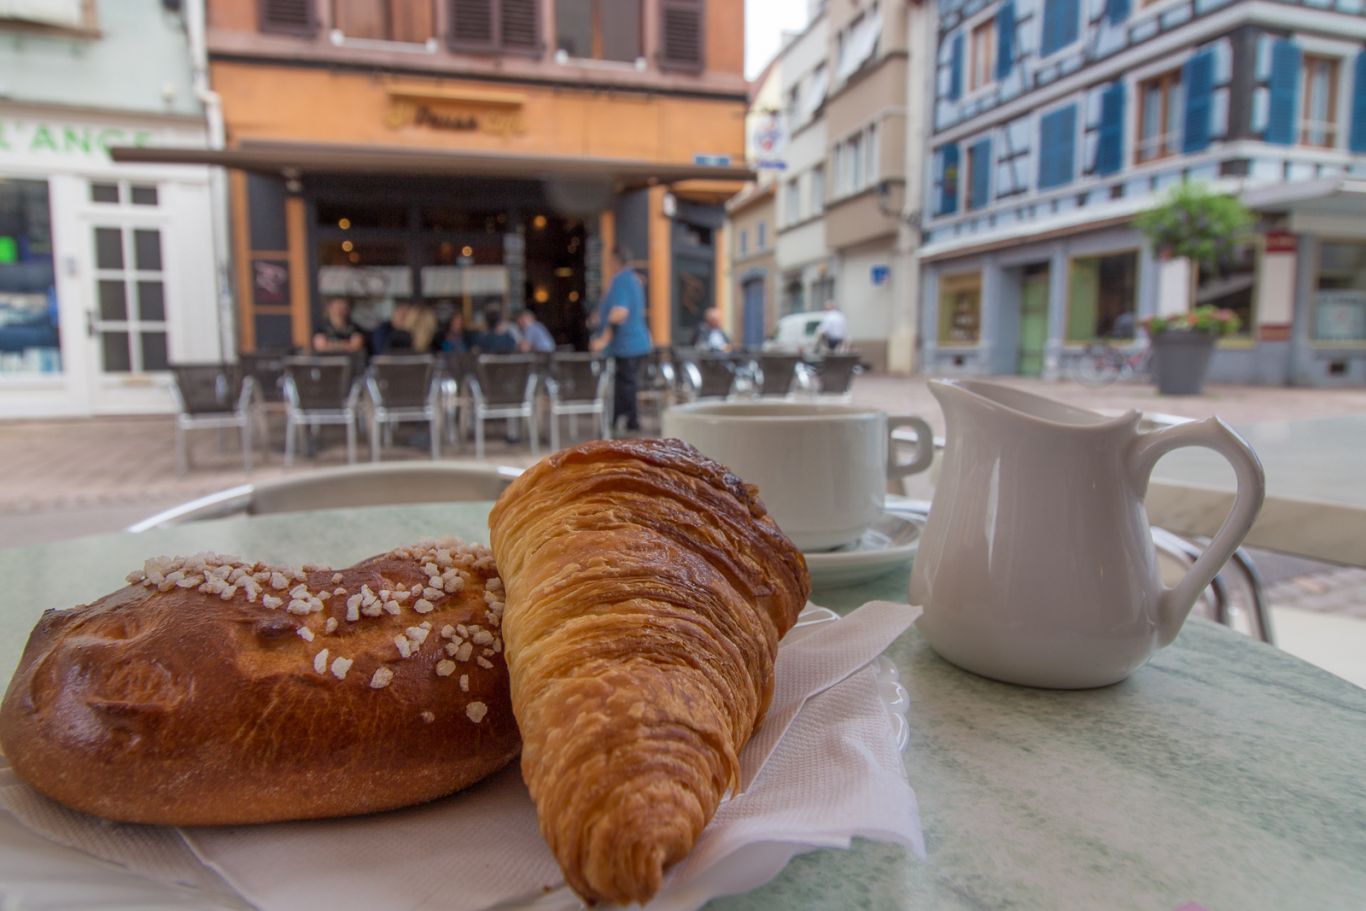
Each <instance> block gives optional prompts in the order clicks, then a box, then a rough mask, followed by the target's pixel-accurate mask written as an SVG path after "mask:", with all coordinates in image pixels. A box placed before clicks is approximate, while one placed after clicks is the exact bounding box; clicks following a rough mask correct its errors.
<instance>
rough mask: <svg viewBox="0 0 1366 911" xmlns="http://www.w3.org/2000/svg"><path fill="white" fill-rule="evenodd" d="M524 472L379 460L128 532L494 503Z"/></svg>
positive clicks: (221, 494)
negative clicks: (357, 510) (282, 516)
mask: <svg viewBox="0 0 1366 911" xmlns="http://www.w3.org/2000/svg"><path fill="white" fill-rule="evenodd" d="M521 471H522V470H521V469H520V468H507V467H497V466H492V465H475V464H465V463H460V462H389V463H383V462H381V463H380V464H378V465H376V464H368V465H351V466H346V467H341V468H323V469H319V470H316V471H310V472H308V473H307V474H296V475H290V476H288V477H285V478H280V479H277V480H274V481H269V482H265V483H261V484H243V485H240V486H238V487H230V488H228V489H227V490H220V491H218V492H216V493H212V494H209V495H208V496H204V497H200V498H198V499H195V500H191V501H189V502H187V503H182V504H180V505H178V506H173V507H171V508H170V509H168V510H165V511H164V512H160V513H157V514H156V515H154V516H150V517H148V518H146V519H143V520H142V521H141V522H137V523H135V524H133V525H130V526H128V531H130V532H144V531H150V530H151V529H154V528H173V527H175V526H177V525H184V524H185V523H187V522H201V521H204V520H207V519H221V518H224V517H227V516H235V515H255V516H259V515H267V514H271V513H286V512H307V511H311V510H316V509H339V508H343V507H357V506H395V505H403V504H410V503H457V502H475V501H486V500H496V499H498V497H499V496H500V495H501V494H502V492H503V491H504V490H505V489H506V488H507V486H508V485H509V484H511V483H512V481H513V479H515V478H516V477H517V475H519V474H521Z"/></svg>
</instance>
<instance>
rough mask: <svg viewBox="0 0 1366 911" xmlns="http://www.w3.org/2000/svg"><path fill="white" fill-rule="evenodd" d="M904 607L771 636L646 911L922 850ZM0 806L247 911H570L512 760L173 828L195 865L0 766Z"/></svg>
mask: <svg viewBox="0 0 1366 911" xmlns="http://www.w3.org/2000/svg"><path fill="white" fill-rule="evenodd" d="M917 613H918V611H914V610H912V609H911V608H909V607H907V606H906V605H904V604H903V605H896V604H890V603H887V602H871V603H869V604H866V605H864V606H863V607H861V608H859V609H858V610H857V611H854V612H853V613H851V614H849V615H848V616H846V617H843V618H840V619H837V620H834V619H832V620H829V621H828V622H823V623H821V622H813V623H809V624H806V625H804V626H803V627H801V628H799V629H797V630H794V631H793V633H791V634H790V638H789V639H786V640H784V642H783V645H782V647H781V648H780V649H779V655H778V661H777V667H776V682H775V687H774V698H773V701H772V703H771V705H770V708H769V712H768V715H767V716H766V718H765V720H764V723H763V725H762V726H761V727H760V729H759V730H758V731H757V732H756V733H755V735H754V737H752V738H751V740H750V742H749V744H748V745H747V746H746V747H745V749H744V750H743V751H742V752H741V756H740V761H741V769H742V782H741V789H740V791H739V792H738V793H737V794H735V795H732V796H731V797H730V798H729V799H728V800H726V801H725V802H723V803H722V805H721V807H720V808H719V809H718V811H717V813H716V816H715V818H714V819H713V820H712V822H711V824H710V825H709V826H708V827H707V828H706V830H705V831H704V832H703V833H702V836H701V838H700V839H699V840H698V842H697V844H696V845H695V846H694V848H693V851H692V853H691V854H690V855H689V856H688V857H687V858H686V859H685V860H684V861H683V862H681V863H680V864H678V865H677V866H676V867H675V868H674V869H673V870H672V871H670V873H669V875H668V877H667V878H666V881H665V885H664V888H663V890H662V891H661V892H660V894H659V896H657V897H656V899H655V900H654V901H653V902H651V903H650V905H649V911H692V909H695V908H698V907H700V906H701V905H703V904H705V903H706V902H707V901H710V900H711V899H713V898H715V897H717V896H720V895H728V894H736V893H740V892H745V891H748V890H750V889H752V888H755V887H757V886H759V885H762V884H763V883H765V882H767V881H768V880H769V879H771V878H773V877H774V876H776V875H777V874H778V873H779V872H780V871H781V870H782V868H783V867H784V866H785V865H786V864H787V862H788V861H789V860H791V858H792V857H794V856H796V855H798V854H801V853H804V852H807V851H811V850H815V849H818V848H847V847H848V846H849V845H850V843H851V842H852V840H853V839H854V838H855V837H862V838H868V839H872V840H877V841H890V842H895V843H897V844H901V845H903V846H905V847H906V848H907V849H909V850H911V851H913V852H914V853H916V854H917V855H919V856H921V857H923V856H924V843H923V838H922V835H921V830H920V821H919V815H918V811H917V808H916V802H915V794H914V792H913V791H912V789H911V786H910V784H909V782H907V780H906V777H905V772H904V769H903V766H902V762H901V755H900V752H899V751H898V750H897V748H896V744H895V739H894V735H893V726H892V722H891V719H890V717H889V715H888V709H887V705H886V702H885V701H884V699H883V698H882V697H881V696H880V695H879V692H878V678H877V673H876V671H875V670H874V668H873V667H872V666H871V664H872V662H873V661H874V659H875V658H876V657H877V656H878V655H879V654H881V653H882V651H883V650H884V649H886V648H887V646H888V645H890V644H891V642H892V641H893V640H895V639H896V637H897V636H899V635H900V634H901V633H903V632H904V631H905V630H906V629H907V628H908V627H909V626H910V625H911V623H912V622H913V621H914V619H915V616H916V615H917ZM4 774H10V773H8V772H7V770H6V772H5V773H4ZM11 777H12V775H11ZM0 807H3V808H4V809H6V810H8V811H9V812H10V813H11V814H12V815H14V816H15V817H17V818H18V819H19V820H20V821H21V822H22V823H23V824H24V825H26V826H28V827H29V828H31V829H34V830H36V831H39V832H41V833H42V834H44V835H47V836H48V837H50V838H53V840H56V841H58V842H60V843H61V844H65V845H68V846H72V847H77V848H80V849H82V850H84V851H86V852H88V853H91V854H94V855H96V856H99V857H101V858H104V859H106V860H110V861H112V862H115V863H118V864H120V865H122V866H125V867H128V868H129V869H131V870H134V871H136V872H140V873H142V874H144V875H147V876H149V877H151V878H153V879H156V880H158V881H161V882H165V883H168V884H176V885H178V886H180V887H182V888H183V887H186V886H190V887H197V888H200V889H202V890H203V891H204V892H205V893H206V895H207V894H212V895H214V896H215V897H217V896H218V895H221V894H222V892H221V891H220V890H221V889H222V884H223V883H226V884H227V885H228V886H230V887H231V889H232V891H234V892H235V893H236V894H237V895H238V896H240V897H241V899H243V900H245V901H246V902H249V903H250V904H251V905H253V906H254V907H256V908H258V909H260V911H287V909H288V911H293V909H299V908H306V907H327V908H328V909H329V911H353V909H354V911H370V909H373V908H377V907H382V908H389V909H408V911H429V909H430V911H436V909H443V911H488V909H494V908H498V909H503V908H508V909H511V908H534V909H536V911H559V909H571V908H578V907H581V906H580V904H579V902H578V899H577V898H576V897H575V896H573V894H572V893H570V892H569V890H568V889H567V887H564V885H563V877H562V876H561V875H560V871H559V868H558V866H557V865H556V864H555V861H554V858H553V857H552V856H551V854H550V851H549V849H548V848H547V847H546V845H545V842H544V840H543V839H542V838H541V835H540V830H539V827H538V824H537V821H536V810H535V806H534V805H533V804H532V802H531V797H530V795H529V794H528V793H527V790H526V787H525V785H524V784H523V783H522V779H521V774H520V771H519V769H518V768H517V765H516V763H514V764H513V766H511V767H509V768H508V769H505V770H504V771H502V772H500V773H499V774H497V775H495V776H492V777H491V778H489V779H487V780H485V781H483V782H481V783H480V784H479V785H476V786H475V787H473V788H470V789H468V790H466V791H463V792H461V793H460V794H457V795H454V796H452V797H450V798H446V799H444V800H440V801H435V802H433V803H429V804H425V805H422V806H418V807H411V808H409V809H406V810H398V811H394V812H390V813H383V814H376V815H373V816H364V817H353V818H349V819H339V820H326V821H317V822H296V823H282V824H276V825H267V826H242V827H222V828H199V829H183V830H179V835H180V837H181V838H183V840H184V841H183V845H184V846H188V848H189V849H190V850H191V851H193V852H194V855H195V856H197V857H198V859H199V860H200V861H202V862H203V864H204V865H205V866H207V868H208V869H207V870H206V869H205V866H201V865H200V864H198V863H194V862H193V861H192V860H191V859H189V858H188V857H187V856H186V853H185V851H184V849H183V847H182V845H181V843H179V842H178V841H177V839H176V838H175V833H176V830H174V829H157V828H153V827H144V826H112V825H111V824H109V823H106V822H103V821H101V820H96V819H93V818H91V817H86V816H83V815H82V814H79V813H75V812H74V811H71V810H67V809H66V808H64V807H60V806H58V805H56V804H53V803H52V802H51V801H47V800H46V799H45V798H42V797H41V796H39V795H37V794H36V793H35V792H33V791H31V790H30V789H28V788H27V787H26V786H23V785H20V784H11V783H8V782H7V781H6V780H5V779H4V778H0ZM210 871H212V872H210ZM214 874H217V875H216V876H215V875H214ZM220 877H221V879H220Z"/></svg>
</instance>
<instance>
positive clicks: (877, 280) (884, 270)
mask: <svg viewBox="0 0 1366 911" xmlns="http://www.w3.org/2000/svg"><path fill="white" fill-rule="evenodd" d="M872 278H873V284H874V285H885V284H887V282H888V281H890V280H891V278H892V268H891V266H873V268H872Z"/></svg>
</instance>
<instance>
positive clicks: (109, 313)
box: [91, 226, 169, 373]
mask: <svg viewBox="0 0 1366 911" xmlns="http://www.w3.org/2000/svg"><path fill="white" fill-rule="evenodd" d="M93 236H94V250H95V294H96V313H95V314H94V319H93V320H92V323H91V325H92V328H93V329H94V330H95V333H96V334H97V335H98V336H99V339H100V350H101V355H102V359H101V362H102V367H103V369H104V372H105V373H142V372H145V371H151V370H166V369H168V365H169V364H168V357H167V340H166V286H165V276H164V274H163V272H162V270H163V268H164V266H163V258H162V237H161V231H160V230H159V229H157V228H134V227H124V226H107V227H106V226H101V227H96V228H95V229H94V235H93Z"/></svg>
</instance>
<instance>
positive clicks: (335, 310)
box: [313, 297, 365, 354]
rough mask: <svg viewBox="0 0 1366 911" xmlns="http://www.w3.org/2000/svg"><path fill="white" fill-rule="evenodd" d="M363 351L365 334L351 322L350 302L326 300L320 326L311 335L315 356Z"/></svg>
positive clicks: (345, 300)
mask: <svg viewBox="0 0 1366 911" xmlns="http://www.w3.org/2000/svg"><path fill="white" fill-rule="evenodd" d="M364 349H365V333H364V332H362V331H361V328H360V326H357V325H356V324H355V323H354V322H353V321H352V320H351V302H350V301H349V300H347V299H346V298H344V297H332V298H328V300H327V304H326V308H325V310H324V315H323V321H322V325H321V326H319V327H318V331H317V332H315V333H313V352H314V353H315V354H355V353H356V352H357V351H363V350H364Z"/></svg>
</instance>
